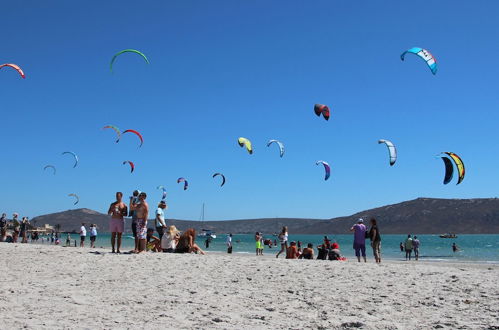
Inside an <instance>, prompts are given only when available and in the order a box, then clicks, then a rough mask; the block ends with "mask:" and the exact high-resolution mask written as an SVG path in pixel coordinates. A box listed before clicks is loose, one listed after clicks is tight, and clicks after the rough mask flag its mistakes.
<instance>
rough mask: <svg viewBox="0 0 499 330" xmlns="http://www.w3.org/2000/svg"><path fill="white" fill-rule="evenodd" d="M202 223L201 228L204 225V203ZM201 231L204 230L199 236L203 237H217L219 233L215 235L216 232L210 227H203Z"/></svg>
mask: <svg viewBox="0 0 499 330" xmlns="http://www.w3.org/2000/svg"><path fill="white" fill-rule="evenodd" d="M201 223H202V225H201V228H202V227H204V203H203V208H202V211H201ZM201 231H202V233H199V234H198V237H202V238H206V237H211V238H212V239H215V238H217V235H215V233H213V232H212V231H211V230H210V229H204V228H202V229H201Z"/></svg>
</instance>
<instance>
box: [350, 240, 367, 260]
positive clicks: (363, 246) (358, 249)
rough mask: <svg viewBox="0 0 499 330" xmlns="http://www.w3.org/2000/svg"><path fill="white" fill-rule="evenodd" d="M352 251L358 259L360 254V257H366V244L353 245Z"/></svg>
mask: <svg viewBox="0 0 499 330" xmlns="http://www.w3.org/2000/svg"><path fill="white" fill-rule="evenodd" d="M353 249H354V250H355V256H356V257H360V253H361V252H362V256H363V257H365V256H366V244H365V243H364V244H359V243H353Z"/></svg>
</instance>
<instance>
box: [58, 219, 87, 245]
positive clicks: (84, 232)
mask: <svg viewBox="0 0 499 330" xmlns="http://www.w3.org/2000/svg"><path fill="white" fill-rule="evenodd" d="M53 234H54V233H52V235H53ZM86 236H87V229H86V228H85V223H84V222H82V223H81V227H80V247H85V237H86ZM52 239H54V237H53V236H52Z"/></svg>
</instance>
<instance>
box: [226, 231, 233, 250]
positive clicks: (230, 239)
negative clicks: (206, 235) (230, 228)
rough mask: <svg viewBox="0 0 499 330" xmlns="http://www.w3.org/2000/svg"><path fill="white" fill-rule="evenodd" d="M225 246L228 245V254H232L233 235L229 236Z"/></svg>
mask: <svg viewBox="0 0 499 330" xmlns="http://www.w3.org/2000/svg"><path fill="white" fill-rule="evenodd" d="M225 244H226V245H227V253H229V254H230V253H232V234H229V235H227V239H226V240H225Z"/></svg>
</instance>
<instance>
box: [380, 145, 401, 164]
mask: <svg viewBox="0 0 499 330" xmlns="http://www.w3.org/2000/svg"><path fill="white" fill-rule="evenodd" d="M381 143H384V144H386V146H387V147H388V155H389V156H390V166H393V164H395V162H396V161H397V149H396V148H395V146H394V145H393V143H392V142H391V141H388V140H379V141H378V144H381Z"/></svg>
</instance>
